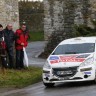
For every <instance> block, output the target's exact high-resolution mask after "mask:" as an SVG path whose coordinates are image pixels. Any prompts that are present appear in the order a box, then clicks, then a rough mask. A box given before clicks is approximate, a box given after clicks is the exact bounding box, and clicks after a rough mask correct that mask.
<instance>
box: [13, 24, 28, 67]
mask: <svg viewBox="0 0 96 96" xmlns="http://www.w3.org/2000/svg"><path fill="white" fill-rule="evenodd" d="M15 36H16V37H17V39H16V41H15V46H16V68H17V69H23V68H24V63H23V59H24V52H23V47H27V45H28V41H27V40H28V30H27V27H26V25H25V24H23V25H22V26H21V28H20V29H18V30H17V31H16V33H15Z"/></svg>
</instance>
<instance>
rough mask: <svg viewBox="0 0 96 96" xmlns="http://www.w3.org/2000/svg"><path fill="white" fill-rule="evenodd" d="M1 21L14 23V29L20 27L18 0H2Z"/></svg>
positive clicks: (5, 23) (4, 23) (0, 4)
mask: <svg viewBox="0 0 96 96" xmlns="http://www.w3.org/2000/svg"><path fill="white" fill-rule="evenodd" d="M0 23H1V24H2V25H3V26H4V27H5V26H6V25H7V24H8V23H12V25H13V29H14V31H15V30H16V29H17V28H18V27H19V11H18V0H0Z"/></svg>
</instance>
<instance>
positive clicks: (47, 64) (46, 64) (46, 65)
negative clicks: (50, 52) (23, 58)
mask: <svg viewBox="0 0 96 96" xmlns="http://www.w3.org/2000/svg"><path fill="white" fill-rule="evenodd" d="M43 68H46V69H51V66H50V64H49V63H48V61H46V63H45V65H44V67H43Z"/></svg>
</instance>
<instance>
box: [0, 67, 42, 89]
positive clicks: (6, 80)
mask: <svg viewBox="0 0 96 96" xmlns="http://www.w3.org/2000/svg"><path fill="white" fill-rule="evenodd" d="M41 80H42V69H41V68H37V67H30V68H29V69H25V70H6V74H5V75H4V74H2V72H1V70H0V88H5V87H12V88H22V87H26V86H28V85H31V84H34V83H37V82H39V81H41Z"/></svg>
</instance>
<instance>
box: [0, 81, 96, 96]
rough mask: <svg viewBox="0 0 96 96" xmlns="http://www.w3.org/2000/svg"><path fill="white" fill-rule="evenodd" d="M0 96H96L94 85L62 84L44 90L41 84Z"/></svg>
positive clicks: (95, 86) (87, 83)
mask: <svg viewBox="0 0 96 96" xmlns="http://www.w3.org/2000/svg"><path fill="white" fill-rule="evenodd" d="M0 96H96V85H95V84H94V83H92V82H86V83H80V82H78V83H64V84H58V85H56V86H55V87H53V88H46V87H45V86H44V85H43V84H42V82H40V83H38V84H35V85H32V86H30V87H27V88H24V89H19V90H14V91H9V92H7V93H4V94H0Z"/></svg>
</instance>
